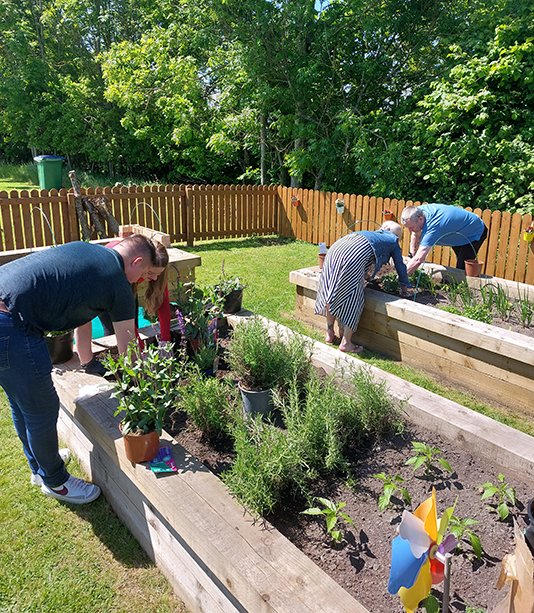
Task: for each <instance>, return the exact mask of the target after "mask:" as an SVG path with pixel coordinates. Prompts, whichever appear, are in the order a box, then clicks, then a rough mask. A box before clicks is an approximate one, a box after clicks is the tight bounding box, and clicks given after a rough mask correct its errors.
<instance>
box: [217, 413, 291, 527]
mask: <svg viewBox="0 0 534 613" xmlns="http://www.w3.org/2000/svg"><path fill="white" fill-rule="evenodd" d="M232 436H233V438H234V448H235V451H236V454H237V455H236V458H235V461H234V463H233V465H232V468H231V469H230V470H228V471H226V472H225V473H223V475H222V479H223V481H224V482H225V483H226V485H227V486H228V488H229V489H230V491H231V492H232V494H234V496H236V497H237V498H238V499H239V501H240V502H241V504H242V505H243V506H244V507H246V508H247V509H248V510H249V511H250V512H252V513H254V514H255V515H263V516H266V515H268V514H269V513H271V512H272V511H273V510H274V509H275V507H276V506H277V505H278V504H279V502H280V501H281V500H282V498H283V494H284V492H285V491H286V489H287V488H289V487H290V486H291V484H292V483H293V481H294V480H295V478H296V476H297V475H298V474H299V473H300V471H301V469H302V467H301V465H300V459H299V457H298V454H297V453H295V449H294V447H292V446H291V445H288V444H287V438H286V434H285V432H284V431H282V430H280V429H279V428H276V427H275V426H273V425H272V424H269V423H265V422H264V421H263V420H262V418H261V416H257V417H255V418H254V419H247V420H246V421H245V420H244V419H243V418H239V419H237V420H236V423H235V425H234V427H233V429H232Z"/></svg>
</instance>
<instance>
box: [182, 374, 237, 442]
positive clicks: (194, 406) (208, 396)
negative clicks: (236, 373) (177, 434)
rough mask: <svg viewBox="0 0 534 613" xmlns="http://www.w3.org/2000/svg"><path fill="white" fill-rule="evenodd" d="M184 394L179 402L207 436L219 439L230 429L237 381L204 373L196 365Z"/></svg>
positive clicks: (183, 391)
mask: <svg viewBox="0 0 534 613" xmlns="http://www.w3.org/2000/svg"><path fill="white" fill-rule="evenodd" d="M180 396H181V397H180V400H179V404H178V406H179V407H180V408H181V409H183V410H184V411H185V412H186V413H187V415H188V416H189V417H190V418H191V420H192V421H193V423H194V424H195V425H196V426H197V428H199V429H200V430H201V431H202V433H203V434H204V436H206V438H208V439H216V438H220V437H221V436H223V435H226V434H229V433H230V429H231V425H232V422H233V419H234V415H235V410H236V393H235V387H234V386H233V385H230V384H229V383H228V382H226V381H219V379H216V378H215V377H202V376H201V373H200V372H198V370H197V369H194V368H192V369H191V371H190V372H189V377H188V381H187V383H186V384H185V385H183V386H182V389H181V394H180Z"/></svg>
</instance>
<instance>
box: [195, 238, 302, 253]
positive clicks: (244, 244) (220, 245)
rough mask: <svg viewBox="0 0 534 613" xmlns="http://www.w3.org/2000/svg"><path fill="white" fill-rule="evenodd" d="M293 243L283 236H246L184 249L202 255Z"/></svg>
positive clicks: (198, 244)
mask: <svg viewBox="0 0 534 613" xmlns="http://www.w3.org/2000/svg"><path fill="white" fill-rule="evenodd" d="M293 242H295V239H294V238H288V237H283V236H272V235H271V236H248V237H245V238H225V239H223V240H216V241H215V240H214V241H209V242H206V243H196V244H195V245H194V246H193V247H185V249H187V250H189V251H194V252H195V253H202V252H205V251H230V249H249V248H250V247H274V246H277V247H278V246H280V245H287V244H289V243H293Z"/></svg>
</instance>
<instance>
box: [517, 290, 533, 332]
mask: <svg viewBox="0 0 534 613" xmlns="http://www.w3.org/2000/svg"><path fill="white" fill-rule="evenodd" d="M515 309H516V312H517V316H518V317H519V320H520V321H521V325H522V326H524V327H525V328H530V326H531V325H532V320H533V319H534V303H532V302H530V300H529V299H528V294H527V292H525V293H524V295H520V296H519V299H518V300H517V301H516V303H515Z"/></svg>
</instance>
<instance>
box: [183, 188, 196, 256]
mask: <svg viewBox="0 0 534 613" xmlns="http://www.w3.org/2000/svg"><path fill="white" fill-rule="evenodd" d="M189 191H190V187H188V186H186V187H185V200H184V212H185V224H184V230H185V240H186V244H187V246H188V247H192V246H193V244H194V241H193V204H192V202H191V198H190V197H189Z"/></svg>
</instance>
